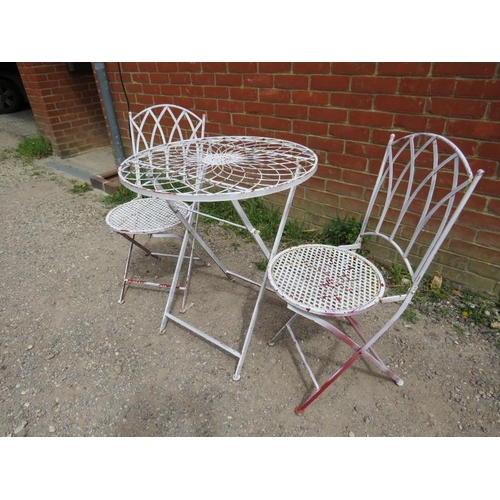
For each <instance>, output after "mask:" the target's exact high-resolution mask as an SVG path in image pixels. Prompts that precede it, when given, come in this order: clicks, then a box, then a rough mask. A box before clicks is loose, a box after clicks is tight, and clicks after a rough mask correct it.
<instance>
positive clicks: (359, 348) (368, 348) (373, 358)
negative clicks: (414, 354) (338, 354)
mask: <svg viewBox="0 0 500 500" xmlns="http://www.w3.org/2000/svg"><path fill="white" fill-rule="evenodd" d="M299 315H301V316H304V317H306V318H307V319H310V320H311V321H313V322H314V323H316V324H318V325H319V326H321V327H323V328H325V329H326V330H328V331H329V332H331V333H332V334H334V335H335V336H336V337H337V338H338V339H339V340H341V341H342V342H344V343H345V344H347V345H348V346H349V347H350V348H351V349H353V350H354V351H355V353H354V355H353V356H352V357H351V358H349V359H348V360H347V362H346V363H344V365H343V366H342V367H340V368H339V369H338V370H337V371H336V372H335V373H334V374H333V375H332V376H331V377H330V378H329V379H328V380H327V381H326V382H324V383H323V384H322V385H321V386H320V385H319V384H318V382H317V380H316V378H315V376H314V373H313V371H312V368H311V367H310V365H309V364H308V362H307V360H306V358H305V355H304V353H303V352H302V349H301V348H300V345H299V343H298V342H297V339H296V338H295V335H294V333H293V330H292V328H291V326H292V324H293V323H294V322H295V320H296V319H297V317H298V316H299ZM347 319H348V321H349V322H350V324H351V325H352V326H353V328H354V329H355V331H356V332H357V334H358V335H359V336H360V338H361V339H362V340H363V342H364V345H359V344H357V343H356V342H354V341H353V340H352V339H351V338H350V337H349V336H347V335H346V334H345V333H344V332H342V331H341V330H339V329H338V328H337V327H335V326H334V325H332V324H331V323H329V322H328V321H326V320H324V319H322V318H319V317H317V316H314V315H310V314H307V313H304V312H301V313H298V312H296V313H295V315H294V316H293V317H292V318H291V319H290V320H289V321H288V322H287V323H286V325H285V326H283V328H281V330H280V331H279V332H278V333H277V334H276V335H275V336H274V337H273V338H272V339H271V340H270V341H269V342H268V344H269V345H274V342H275V340H276V339H277V338H278V337H279V336H280V335H281V333H282V332H283V330H284V329H285V328H286V329H287V330H288V333H289V334H290V337H291V339H292V341H293V343H294V345H295V348H296V349H297V351H298V353H299V356H300V358H301V359H302V362H303V364H304V366H305V367H306V369H307V371H308V373H309V376H310V377H311V380H312V382H313V384H314V386H315V390H314V392H313V393H312V394H311V396H309V397H308V398H307V399H306V400H305V401H304V402H303V403H302V404H301V405H300V406H298V407H297V408H296V409H295V413H296V414H297V415H302V414H303V413H304V410H305V409H306V408H307V407H308V406H309V405H310V404H311V403H312V402H313V401H315V400H316V399H317V398H318V397H319V396H320V395H321V394H322V393H323V392H324V391H325V390H326V389H327V388H328V387H329V386H330V385H332V384H333V382H335V380H337V378H339V377H340V375H342V373H344V372H345V371H346V370H347V368H349V367H350V366H351V365H352V364H353V363H354V362H355V361H356V360H357V359H359V358H360V357H363V358H364V359H366V360H367V361H369V362H370V363H372V364H373V365H375V366H376V367H377V368H378V369H379V370H380V371H381V372H382V373H383V374H384V375H386V376H387V377H389V378H391V379H392V380H393V381H394V382H395V383H396V384H397V385H399V386H402V385H403V383H404V382H403V380H402V379H401V378H400V377H398V376H397V375H396V374H395V373H394V372H393V371H392V370H390V369H389V368H388V367H387V365H385V363H384V362H383V361H382V360H381V359H380V357H379V356H378V355H377V353H376V352H375V351H374V350H373V348H372V345H373V343H374V342H375V341H376V340H378V338H379V336H380V335H381V334H382V332H379V333H378V334H376V335H375V336H374V337H373V338H372V339H371V340H369V341H368V342H367V341H366V340H365V338H364V336H363V334H362V332H361V329H360V327H359V325H358V323H357V322H356V321H355V320H354V318H351V317H348V318H347Z"/></svg>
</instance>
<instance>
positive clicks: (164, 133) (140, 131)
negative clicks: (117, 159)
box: [129, 104, 205, 154]
mask: <svg viewBox="0 0 500 500" xmlns="http://www.w3.org/2000/svg"><path fill="white" fill-rule="evenodd" d="M129 123H130V138H131V141H132V152H133V154H136V153H138V152H139V151H142V150H144V149H149V148H152V147H155V146H160V145H161V144H169V143H171V142H175V141H182V140H187V139H200V138H202V137H204V135H205V115H203V116H202V117H199V116H198V115H196V114H195V113H193V112H192V111H189V110H188V109H185V108H182V107H181V106H176V105H174V104H158V105H155V106H150V107H149V108H146V109H143V110H142V111H140V112H139V113H137V114H135V115H133V114H132V113H129Z"/></svg>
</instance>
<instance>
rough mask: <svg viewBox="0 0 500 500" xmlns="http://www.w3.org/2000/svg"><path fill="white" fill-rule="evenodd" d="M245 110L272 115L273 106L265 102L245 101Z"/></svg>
mask: <svg viewBox="0 0 500 500" xmlns="http://www.w3.org/2000/svg"><path fill="white" fill-rule="evenodd" d="M245 112H246V113H255V114H260V115H272V114H273V112H274V106H273V105H272V104H269V103H265V102H245Z"/></svg>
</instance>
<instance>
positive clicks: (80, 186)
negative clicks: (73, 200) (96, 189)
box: [70, 182, 92, 194]
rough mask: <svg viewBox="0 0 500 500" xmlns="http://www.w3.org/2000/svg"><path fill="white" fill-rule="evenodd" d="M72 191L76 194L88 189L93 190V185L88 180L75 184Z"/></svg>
mask: <svg viewBox="0 0 500 500" xmlns="http://www.w3.org/2000/svg"><path fill="white" fill-rule="evenodd" d="M70 191H71V192H72V193H75V194H82V193H86V192H87V191H92V186H91V185H90V184H88V183H87V182H83V183H82V184H75V185H74V186H73V187H72V188H71V189H70Z"/></svg>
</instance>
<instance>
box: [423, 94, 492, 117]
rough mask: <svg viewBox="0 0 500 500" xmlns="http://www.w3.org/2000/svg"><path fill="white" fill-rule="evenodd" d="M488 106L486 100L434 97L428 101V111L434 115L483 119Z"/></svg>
mask: <svg viewBox="0 0 500 500" xmlns="http://www.w3.org/2000/svg"><path fill="white" fill-rule="evenodd" d="M486 106H487V102H486V101H484V100H472V99H453V98H446V97H432V98H431V99H430V100H429V101H428V106H427V111H428V112H429V113H431V114H434V115H445V116H464V117H467V118H482V117H484V114H485V111H486Z"/></svg>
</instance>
